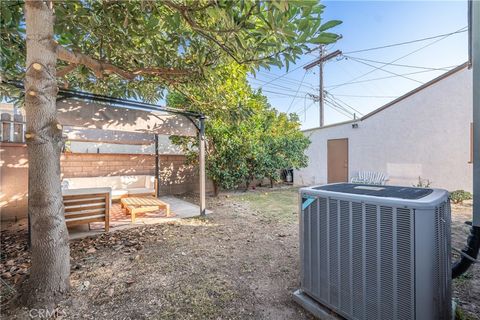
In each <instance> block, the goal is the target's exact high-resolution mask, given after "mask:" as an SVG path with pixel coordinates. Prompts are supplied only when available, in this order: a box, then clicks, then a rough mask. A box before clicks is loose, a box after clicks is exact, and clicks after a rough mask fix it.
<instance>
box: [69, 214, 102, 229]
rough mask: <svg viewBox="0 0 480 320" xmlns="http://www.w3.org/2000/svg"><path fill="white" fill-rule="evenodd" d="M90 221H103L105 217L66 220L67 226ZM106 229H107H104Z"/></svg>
mask: <svg viewBox="0 0 480 320" xmlns="http://www.w3.org/2000/svg"><path fill="white" fill-rule="evenodd" d="M91 222H105V217H98V218H91V219H85V220H73V221H66V223H67V226H68V227H69V226H76V225H79V224H86V223H91ZM106 231H108V230H106Z"/></svg>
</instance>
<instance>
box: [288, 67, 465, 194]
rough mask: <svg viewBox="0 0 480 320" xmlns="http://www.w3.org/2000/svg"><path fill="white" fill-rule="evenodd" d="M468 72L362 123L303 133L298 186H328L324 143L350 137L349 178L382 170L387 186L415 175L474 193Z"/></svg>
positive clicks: (409, 180) (411, 181)
mask: <svg viewBox="0 0 480 320" xmlns="http://www.w3.org/2000/svg"><path fill="white" fill-rule="evenodd" d="M471 122H472V72H471V70H468V69H463V70H461V71H458V72H456V73H454V74H452V75H450V76H448V77H447V78H444V79H442V80H440V81H439V82H436V83H434V84H433V85H431V86H428V87H426V88H425V89H423V90H421V91H419V92H417V93H415V94H413V95H411V96H409V97H407V98H405V99H403V100H401V101H399V102H398V103H396V104H394V105H392V106H390V107H389V108H386V109H384V110H382V111H380V112H378V113H376V114H374V115H372V116H371V117H368V118H366V119H365V120H363V121H359V122H357V123H358V128H356V129H354V128H352V124H351V123H347V124H343V125H338V126H331V127H326V128H323V129H314V130H307V131H305V132H304V133H305V135H306V136H308V137H310V140H311V141H312V143H311V145H310V147H309V148H308V150H307V151H306V154H307V155H308V157H309V165H308V167H306V168H304V169H301V170H297V171H295V172H294V182H295V184H296V185H314V184H324V183H326V182H327V162H326V160H327V141H328V140H329V139H339V138H348V139H349V176H350V178H351V177H352V176H355V175H356V174H357V172H358V171H362V170H370V171H383V172H386V173H387V174H388V175H389V177H390V180H389V181H388V184H393V185H405V186H411V185H413V184H416V182H417V181H418V177H419V176H420V177H422V178H423V179H428V180H430V181H431V182H432V187H438V188H445V189H447V190H456V189H464V190H468V191H471V190H472V165H471V164H470V163H469V160H470V123H471Z"/></svg>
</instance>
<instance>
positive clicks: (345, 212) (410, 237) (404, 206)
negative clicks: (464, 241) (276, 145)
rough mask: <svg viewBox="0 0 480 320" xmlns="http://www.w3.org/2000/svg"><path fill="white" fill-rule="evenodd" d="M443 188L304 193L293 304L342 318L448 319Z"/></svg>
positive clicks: (344, 186)
mask: <svg viewBox="0 0 480 320" xmlns="http://www.w3.org/2000/svg"><path fill="white" fill-rule="evenodd" d="M448 197H449V194H448V192H447V191H445V190H440V189H428V188H409V187H397V186H372V185H362V184H351V183H339V184H329V185H323V186H316V187H309V188H302V189H300V213H301V214H300V259H301V286H300V288H299V290H297V291H296V292H295V293H294V300H295V301H297V302H298V303H299V304H301V305H302V306H303V307H305V308H306V309H308V310H309V311H311V312H312V313H313V314H315V315H317V316H318V317H319V318H329V317H331V313H332V312H333V313H334V314H336V315H338V316H339V317H343V318H345V319H362V320H363V319H365V320H367V319H368V320H374V319H378V320H388V319H408V320H412V319H417V320H429V319H431V320H434V319H435V320H439V319H445V320H446V319H451V258H450V203H449V198H448Z"/></svg>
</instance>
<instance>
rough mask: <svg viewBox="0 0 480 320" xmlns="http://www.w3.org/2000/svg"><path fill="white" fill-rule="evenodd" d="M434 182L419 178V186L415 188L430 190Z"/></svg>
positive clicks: (415, 185)
mask: <svg viewBox="0 0 480 320" xmlns="http://www.w3.org/2000/svg"><path fill="white" fill-rule="evenodd" d="M431 184H432V182H431V181H430V180H428V179H422V177H420V176H418V182H417V184H414V185H413V186H414V187H417V188H430V185H431Z"/></svg>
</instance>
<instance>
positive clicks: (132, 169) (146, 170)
mask: <svg viewBox="0 0 480 320" xmlns="http://www.w3.org/2000/svg"><path fill="white" fill-rule="evenodd" d="M61 169H62V176H63V177H65V178H71V177H98V176H113V175H154V174H155V156H153V155H143V154H97V153H83V154H82V153H70V154H64V155H62V157H61ZM160 169H161V172H160V194H162V195H165V194H170V195H176V194H182V193H186V192H198V184H199V182H198V169H197V168H196V167H192V166H186V165H185V157H184V156H183V155H161V156H160ZM206 187H207V192H211V191H212V190H213V188H212V184H211V182H210V181H208V180H207V186H206ZM27 192H28V159H27V152H26V146H25V145H24V144H15V143H2V142H0V220H18V219H20V218H24V217H26V216H27Z"/></svg>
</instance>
